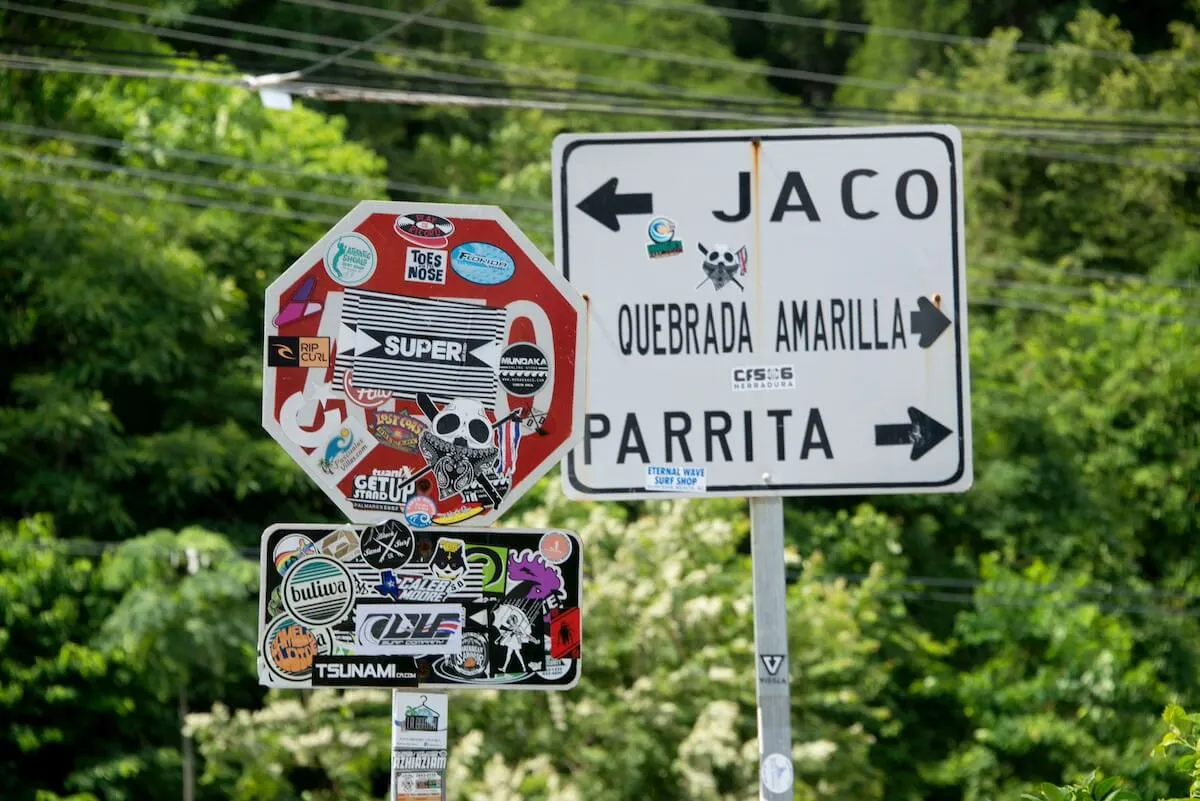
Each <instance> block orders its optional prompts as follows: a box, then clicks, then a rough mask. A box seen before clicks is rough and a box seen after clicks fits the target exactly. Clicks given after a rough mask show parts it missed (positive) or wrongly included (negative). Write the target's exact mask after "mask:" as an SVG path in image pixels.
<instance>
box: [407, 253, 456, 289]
mask: <svg viewBox="0 0 1200 801" xmlns="http://www.w3.org/2000/svg"><path fill="white" fill-rule="evenodd" d="M404 280H405V281H413V282H415V283H418V284H445V283H446V251H444V250H425V249H424V248H409V249H408V256H407V257H406V259H405V263H404Z"/></svg>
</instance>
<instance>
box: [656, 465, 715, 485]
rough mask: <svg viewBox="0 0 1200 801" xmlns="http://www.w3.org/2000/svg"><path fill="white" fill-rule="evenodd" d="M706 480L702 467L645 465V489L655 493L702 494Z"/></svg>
mask: <svg viewBox="0 0 1200 801" xmlns="http://www.w3.org/2000/svg"><path fill="white" fill-rule="evenodd" d="M706 486H707V484H706V480H705V476H704V468H703V467H683V466H680V465H669V464H668V465H653V464H652V465H647V467H646V489H648V490H653V491H657V492H704V491H705V488H706Z"/></svg>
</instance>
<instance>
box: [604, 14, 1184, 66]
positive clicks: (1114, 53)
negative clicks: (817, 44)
mask: <svg viewBox="0 0 1200 801" xmlns="http://www.w3.org/2000/svg"><path fill="white" fill-rule="evenodd" d="M606 2H609V3H616V4H620V5H624V6H629V7H632V8H640V9H645V10H648V11H676V12H679V13H682V14H696V15H709V16H717V17H724V18H725V19H739V20H747V21H752V22H766V23H771V24H773V25H786V26H790V27H794V28H815V29H819V30H827V31H838V32H840V33H853V34H858V35H861V36H867V35H871V36H886V37H889V38H896V39H907V40H909V41H920V42H929V43H931V44H948V45H974V46H977V47H996V46H997V42H996V41H994V40H992V39H986V38H983V37H979V36H962V35H959V34H953V33H936V32H933V31H923V30H914V29H908V28H889V27H885V26H882V25H875V24H869V23H863V22H846V21H843V20H836V19H825V18H822V17H801V16H795V15H792V14H781V13H777V12H771V11H748V10H744V9H740V8H730V7H728V6H712V5H707V4H699V3H669V2H660V1H659V0H606ZM1005 47H1011V48H1012V49H1014V50H1018V51H1021V52H1024V53H1031V54H1032V53H1036V54H1042V55H1046V54H1049V53H1052V52H1055V51H1066V52H1068V53H1069V54H1070V55H1071V56H1078V55H1082V56H1086V57H1087V58H1095V59H1105V60H1108V61H1142V62H1148V63H1157V62H1160V61H1170V62H1172V63H1177V64H1180V65H1183V66H1194V65H1195V64H1197V63H1200V62H1195V61H1191V60H1183V59H1178V58H1176V57H1172V56H1167V55H1163V54H1159V53H1150V54H1145V55H1143V54H1139V53H1129V52H1125V51H1121V50H1100V49H1096V48H1090V47H1084V46H1082V45H1077V44H1073V43H1063V44H1059V45H1045V44H1037V43H1036V42H1019V41H1018V42H1013V43H1011V44H1005Z"/></svg>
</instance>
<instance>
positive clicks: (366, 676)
mask: <svg viewBox="0 0 1200 801" xmlns="http://www.w3.org/2000/svg"><path fill="white" fill-rule="evenodd" d="M312 664H313V674H312V686H314V687H345V686H347V685H348V684H352V685H353V686H355V687H416V686H417V663H416V661H415V660H413V658H412V657H407V658H406V657H381V656H356V657H351V656H325V655H324V654H317V655H316V656H315V657H313V660H312Z"/></svg>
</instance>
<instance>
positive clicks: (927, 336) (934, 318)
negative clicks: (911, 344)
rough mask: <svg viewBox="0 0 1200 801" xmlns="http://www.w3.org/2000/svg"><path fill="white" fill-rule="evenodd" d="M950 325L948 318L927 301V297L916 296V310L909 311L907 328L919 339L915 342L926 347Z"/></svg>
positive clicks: (935, 340)
mask: <svg viewBox="0 0 1200 801" xmlns="http://www.w3.org/2000/svg"><path fill="white" fill-rule="evenodd" d="M949 326H950V318H949V317H947V316H946V315H944V314H942V310H941V309H939V308H938V307H937V306H934V305H933V304H932V303H930V302H929V298H925V297H921V298H917V310H916V311H915V312H910V313H909V328H911V329H912V332H913V333H914V334H919V335H920V337H921V339H920V340H919V341H918V342H917V344H918V345H920V346H921V347H922V348H928V347H929V346H930V345H932V344H933V343H934V342H937V338H938V337H940V336H941V335H942V332H943V331H945V330H946V329H947V328H948V327H949Z"/></svg>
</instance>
